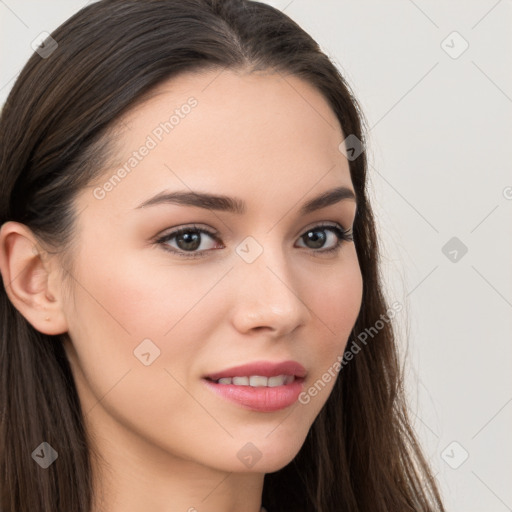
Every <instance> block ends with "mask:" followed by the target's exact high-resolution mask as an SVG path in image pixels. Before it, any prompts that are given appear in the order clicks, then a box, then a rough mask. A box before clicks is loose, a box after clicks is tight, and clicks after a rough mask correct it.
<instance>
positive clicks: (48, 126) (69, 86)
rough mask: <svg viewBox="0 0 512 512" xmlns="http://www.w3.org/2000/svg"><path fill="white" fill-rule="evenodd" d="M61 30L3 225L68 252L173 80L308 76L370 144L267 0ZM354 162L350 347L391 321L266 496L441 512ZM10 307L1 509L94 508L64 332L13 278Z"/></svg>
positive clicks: (13, 152) (14, 140) (345, 372)
mask: <svg viewBox="0 0 512 512" xmlns="http://www.w3.org/2000/svg"><path fill="white" fill-rule="evenodd" d="M51 35H52V37H53V39H54V40H55V41H57V43H58V47H57V48H55V49H54V51H53V53H51V55H49V56H46V57H47V58H42V57H41V56H40V55H38V54H37V53H34V55H32V57H31V58H30V59H29V61H28V62H27V64H26V65H25V67H24V68H23V70H22V72H21V74H20V76H19V77H18V79H17V81H16V83H15V84H14V87H13V89H12V91H11V92H10V95H9V97H8V99H7V101H6V103H5V106H4V108H3V112H2V113H1V118H0V173H1V183H2V185H1V192H0V193H1V198H0V225H1V224H3V223H4V222H6V221H9V220H13V221H18V222H22V223H24V224H25V225H26V226H28V227H29V228H30V229H31V230H32V232H33V233H34V234H35V236H36V237H37V238H38V239H39V240H41V243H45V244H47V246H48V247H50V246H51V247H56V248H58V249H59V251H60V252H61V253H62V254H63V255H66V254H69V250H70V248H71V247H72V244H73V241H74V236H75V235H74V231H73V228H74V225H75V220H76V215H77V212H76V211H75V210H74V209H73V200H74V198H75V197H76V195H77V194H78V193H79V192H80V191H81V190H82V189H83V187H85V186H87V185H88V184H89V183H90V182H91V181H92V180H93V179H95V178H96V177H97V176H98V175H99V174H100V173H101V171H102V168H104V166H105V163H106V162H107V161H108V160H107V158H108V156H109V151H110V149H111V147H112V144H111V142H112V141H113V139H112V133H113V132H112V131H111V129H112V127H114V126H115V123H116V120H118V119H119V118H120V116H121V115H122V114H124V113H126V112H127V111H128V110H129V109H131V108H133V106H134V105H135V104H137V103H139V102H141V101H143V99H144V98H145V97H146V96H147V94H150V93H151V90H152V89H153V88H154V87H155V86H156V85H158V84H160V83H161V82H163V81H165V80H168V79H169V78H171V77H173V76H176V75H178V74H179V73H182V72H186V71H196V70H203V69H218V70H219V71H220V70H222V69H224V68H230V69H247V70H249V71H250V70H257V69H258V70H273V71H276V72H279V73H284V74H292V75H295V76H297V77H300V78H302V79H304V80H305V81H307V82H309V83H310V84H312V85H313V86H315V87H316V88H317V89H318V90H319V91H320V92H321V93H322V94H323V96H324V97H325V99H326V100H327V101H328V103H329V105H330V106H331V108H332V109H333V111H334V112H335V114H336V116H337V118H338V119H339V122H340V124H341V127H342V129H343V132H344V134H345V135H346V136H348V135H349V134H351V135H354V136H355V137H357V139H359V140H360V141H361V142H362V144H363V146H362V147H363V149H364V144H365V136H364V133H363V125H364V124H365V122H364V117H363V115H362V113H361V109H360V107H359V106H358V103H357V101H356V99H355V98H354V95H353V93H352V92H351V90H350V88H349V86H348V85H347V83H346V82H345V80H344V78H343V77H342V76H341V74H340V72H339V71H338V70H337V69H336V67H335V66H334V65H333V63H332V62H331V61H330V60H329V58H328V57H327V56H326V55H325V54H324V53H323V52H322V51H321V50H320V48H319V46H318V45H317V43H316V42H315V41H314V40H313V39H312V38H311V37H310V36H309V35H308V34H307V33H305V32H304V31H303V30H302V29H301V28H300V27H299V26H298V25H297V24H296V23H295V22H294V21H292V20H291V19H290V18H288V17H287V16H286V15H285V14H283V13H282V12H280V11H279V10H277V9H274V8H272V7H270V6H268V5H266V4H262V3H258V2H252V1H246V0H224V1H222V0H145V1H142V0H102V1H99V2H97V3H93V4H91V5H89V6H87V7H85V8H83V9H82V10H81V11H79V12H78V13H77V14H75V15H74V16H73V17H71V18H70V19H69V20H67V21H66V22H65V23H64V24H62V25H61V26H60V27H59V28H57V29H56V30H55V31H54V32H53V33H52V34H51ZM349 165H350V173H351V178H352V183H353V185H354V188H355V191H356V195H357V204H358V210H357V215H356V218H355V222H354V228H353V236H354V243H355V246H356V250H357V255H358V259H359V263H360V268H361V272H362V277H363V283H364V284H363V300H362V307H361V310H360V313H359V316H358V318H357V321H356V323H355V325H354V329H353V331H352V333H351V337H350V339H349V342H348V344H347V349H346V351H348V350H349V349H350V348H351V347H352V346H353V345H352V343H353V342H355V341H357V338H358V336H359V335H360V333H362V332H364V331H365V329H367V328H369V327H371V326H375V325H376V324H377V323H378V322H379V321H380V323H381V324H382V326H381V327H380V328H379V329H378V330H376V331H377V332H376V333H373V335H372V337H371V339H368V342H367V344H366V346H365V347H364V348H363V349H362V350H361V351H360V353H358V354H357V356H356V357H353V360H351V361H349V362H348V364H343V368H342V370H341V374H340V375H339V378H338V379H337V380H336V383H335V386H334V389H333V390H332V393H331V395H330V397H329V399H328V400H327V403H326V404H325V406H324V407H323V409H322V410H321V412H320V414H319V415H318V417H317V418H316V419H315V421H314V423H313V425H312V427H311V429H310V431H309V433H308V436H307V438H306V440H305V442H304V445H303V446H302V448H301V450H300V451H299V453H298V455H297V456H296V457H295V458H294V459H293V461H292V462H290V463H289V464H288V465H287V466H285V467H284V468H282V469H281V470H279V471H277V472H275V473H270V474H267V475H266V476H265V481H264V489H263V504H264V505H265V506H266V507H267V508H268V509H269V511H271V512H285V511H293V512H306V511H308V512H313V511H314V512H339V511H347V512H348V511H351V512H356V511H372V512H380V511H382V512H384V511H386V512H402V511H404V512H405V511H415V512H418V511H421V512H427V511H429V512H430V511H435V510H436V511H437V510H439V511H444V508H443V505H442V502H441V498H440V495H439V491H438V488H437V486H436V482H435V480H434V478H433V476H432V473H431V470H430V468H429V466H428V464H427V462H426V460H425V458H424V457H423V455H422V452H421V449H420V448H419V446H418V442H417V440H416V438H415V434H414V432H413V429H412V427H411V424H410V422H409V419H408V415H407V409H406V403H405V395H404V391H403V381H402V371H401V369H400V365H399V358H398V352H397V349H396V345H395V335H394V331H393V326H392V322H382V320H381V318H382V316H381V315H383V314H386V312H387V311H388V309H389V308H388V305H387V303H386V299H385V298H384V295H383V287H382V284H381V280H380V276H379V266H378V265H379V246H378V239H377V235H376V231H375V223H374V218H373V214H372V209H371V206H370V204H369V201H368V197H367V189H366V177H367V176H366V174H367V159H366V154H365V152H364V151H363V153H361V154H360V156H358V157H357V158H355V159H350V162H349ZM0 315H1V320H0V322H1V327H0V329H1V331H0V333H1V334H0V368H1V370H0V411H1V423H0V508H1V510H2V511H3V512H29V511H30V512H33V511H35V510H37V511H43V512H58V511H61V512H70V511H73V512H90V510H91V506H92V505H91V504H92V502H93V500H92V493H93V488H92V477H91V467H92V466H91V460H92V459H91V458H92V456H94V454H93V453H92V452H91V447H90V443H89V439H88V434H87V432H86V431H85V428H84V421H83V411H82V410H81V407H80V402H79V399H78V394H77V391H76V388H75V385H74V380H73V375H72V372H71V369H70V366H69V363H68V360H67V358H66V354H65V352H64V349H63V346H62V341H63V337H62V336H49V335H45V334H42V333H40V332H38V331H37V330H36V329H34V328H33V327H32V326H31V325H30V324H29V323H28V322H27V321H26V320H25V318H24V317H23V316H22V315H21V314H20V313H19V312H18V311H17V309H15V308H14V306H13V305H12V303H11V302H10V300H9V299H8V297H7V294H6V291H5V287H4V285H2V287H1V291H0ZM63 336H65V335H63ZM345 362H346V361H345ZM42 441H46V442H48V443H49V444H50V445H51V446H52V447H54V448H55V449H56V450H57V452H58V463H55V464H52V465H51V466H50V467H49V468H47V469H46V470H41V468H40V467H39V466H38V465H37V464H35V463H34V461H33V460H32V458H31V453H32V452H33V450H34V449H35V448H36V447H37V446H39V445H40V443H41V442H42Z"/></svg>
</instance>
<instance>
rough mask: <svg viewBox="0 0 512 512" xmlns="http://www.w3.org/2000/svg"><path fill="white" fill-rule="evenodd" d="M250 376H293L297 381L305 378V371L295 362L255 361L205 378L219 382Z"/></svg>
mask: <svg viewBox="0 0 512 512" xmlns="http://www.w3.org/2000/svg"><path fill="white" fill-rule="evenodd" d="M251 375H261V376H262V377H275V376H277V375H294V376H295V377H296V378H298V379H303V378H304V377H305V376H306V369H305V368H304V366H302V365H301V364H300V363H298V362H297V361H282V362H280V363H273V362H271V361H255V362H253V363H248V364H243V365H240V366H233V367H231V368H227V369H225V370H221V371H219V372H215V373H211V374H208V375H206V376H205V378H207V379H210V380H219V379H222V378H223V377H249V376H251ZM278 387H280V386H278Z"/></svg>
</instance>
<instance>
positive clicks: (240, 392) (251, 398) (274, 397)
mask: <svg viewBox="0 0 512 512" xmlns="http://www.w3.org/2000/svg"><path fill="white" fill-rule="evenodd" d="M251 375H261V376H262V377H274V376H277V375H294V376H295V380H294V381H293V382H291V383H290V384H284V385H283V386H275V387H252V386H240V385H235V384H218V383H217V382H214V381H216V380H219V379H221V378H223V377H249V376H251ZM305 376H306V369H305V368H304V366H302V365H301V364H299V363H297V362H296V361H284V362H282V363H271V362H267V361H257V362H254V363H250V364H245V365H242V366H235V367H233V368H228V369H226V370H222V371H220V372H216V373H212V374H210V375H208V376H207V377H205V378H204V379H203V382H204V383H205V384H206V385H207V386H208V388H209V389H211V390H212V391H213V392H214V393H216V394H219V395H220V396H222V397H224V398H226V399H227V400H230V401H232V402H235V403H236V404H238V405H240V406H241V407H244V408H246V409H250V410H253V411H258V412H273V411H278V410H280V409H284V408H285V407H289V406H290V405H292V404H294V403H295V402H296V401H297V399H298V398H299V395H300V393H301V392H302V387H303V381H304V377H305Z"/></svg>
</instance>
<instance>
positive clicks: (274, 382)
mask: <svg viewBox="0 0 512 512" xmlns="http://www.w3.org/2000/svg"><path fill="white" fill-rule="evenodd" d="M284 379H285V377H284V375H276V376H275V377H269V379H268V385H269V387H271V388H274V387H276V386H282V385H283V384H284Z"/></svg>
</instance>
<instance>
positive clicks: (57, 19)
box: [0, 0, 512, 512]
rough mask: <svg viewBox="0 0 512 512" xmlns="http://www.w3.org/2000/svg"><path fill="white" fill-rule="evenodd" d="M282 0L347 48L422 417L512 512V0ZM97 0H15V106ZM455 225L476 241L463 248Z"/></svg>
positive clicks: (446, 483)
mask: <svg viewBox="0 0 512 512" xmlns="http://www.w3.org/2000/svg"><path fill="white" fill-rule="evenodd" d="M268 3H271V4H272V5H274V6H276V7H278V8H280V9H281V10H284V12H286V14H288V15H289V16H291V17H292V18H293V19H294V20H296V21H297V22H298V23H299V24H300V25H301V26H302V27H303V28H304V29H305V30H306V31H308V32H309V33H310V34H311V35H313V37H315V38H316V40H317V41H318V42H319V43H320V45H321V47H322V49H323V50H324V51H326V52H327V53H328V54H329V55H330V56H331V58H333V59H334V60H335V62H336V63H337V65H338V67H339V68H340V69H341V70H342V72H343V73H344V75H345V77H346V78H347V80H348V82H349V84H350V85H351V87H352V88H353V90H354V91H355V93H356V96H357V97H358V99H359V101H360V103H361V105H362V107H363V110H364V112H365V115H366V117H367V119H368V124H369V127H370V132H369V147H368V148H367V149H368V150H369V156H370V164H371V166H370V182H371V191H372V200H373V205H374V208H375V211H376V216H377V220H378V225H379V226H378V227H379V230H380V237H381V242H382V248H383V256H384V257H383V273H384V277H385V280H386V282H387V284H388V296H389V299H390V303H391V302H393V301H394V300H398V301H400V302H401V303H402V304H403V305H404V306H405V308H404V310H403V311H402V312H401V313H399V314H398V316H397V317H396V321H397V325H398V328H399V334H400V336H401V344H402V346H403V347H405V346H406V345H408V347H409V351H408V354H407V359H406V368H407V374H406V375H407V385H408V392H409V395H410V401H411V409H412V417H413V418H414V420H415V426H416V429H417V431H418V433H419V436H420V440H421V441H422V443H423V446H424V448H425V452H426V455H427V456H428V458H429V459H430V461H431V463H432V466H433V468H434V471H435V473H436V474H437V478H438V479H439V481H440V484H441V489H442V492H443V495H444V498H445V501H446V504H447V508H448V510H449V511H453V512H505V511H507V510H509V511H512V486H511V485H510V484H511V476H512V440H511V433H512V428H511V427H512V385H511V375H512V344H511V333H512V314H511V313H512V264H511V262H512V237H511V231H512V229H511V228H512V223H511V220H512V215H511V214H512V172H511V162H512V143H511V140H512V117H511V114H512V76H511V68H512V60H511V59H510V55H511V50H512V45H511V40H512V31H511V30H510V27H512V24H511V21H512V2H511V0H501V1H496V0H485V1H483V0H482V1H471V2H468V1H464V2H463V1H451V2H441V1H439V0H437V1H435V2H427V1H426V0H415V1H413V0H392V1H386V2H380V1H378V0H364V1H361V0H357V1H356V0H350V1H345V2H341V1H334V0H331V1H326V0H322V1H318V0H317V1H313V0H292V1H290V0H283V1H279V0H276V1H269V2H268ZM85 4H86V2H84V1H77V0H60V1H57V0H53V1H45V2H40V1H35V0H34V1H28V0H21V1H20V0H0V34H1V35H0V41H1V45H0V63H1V64H0V70H1V75H0V104H2V103H3V102H4V101H5V98H6V96H7V94H8V92H9V90H10V88H11V87H12V84H13V82H14V79H15V77H16V76H17V74H18V73H19V71H20V69H21V68H22V66H23V65H24V63H25V62H26V60H27V59H28V57H29V56H30V54H31V53H32V49H31V47H30V44H31V42H32V40H34V38H36V36H38V35H39V34H40V33H41V32H43V31H47V32H51V31H52V30H54V29H55V28H56V27H57V26H58V25H59V24H60V23H62V22H63V21H64V20H65V19H66V18H68V17H69V16H70V15H71V14H73V13H74V12H76V11H77V10H78V9H80V8H81V7H82V6H84V5H85ZM454 31H456V32H458V33H459V34H460V36H457V35H451V36H450V34H452V32H454ZM448 36H450V37H448ZM447 37H448V39H446V38H447ZM461 38H463V39H464V40H465V41H467V43H468V44H469V47H468V48H467V50H466V51H465V52H464V53H462V54H461V55H460V56H457V58H453V57H454V56H456V55H457V53H458V52H459V51H460V50H461V49H462V48H463V45H464V44H465V43H464V41H463V40H462V39H461ZM443 41H445V42H444V43H443ZM447 52H448V53H447ZM450 52H451V54H452V56H450V55H449V53H450ZM452 237H457V239H459V241H460V242H462V243H463V244H464V245H465V246H467V249H468V252H467V253H466V254H464V255H462V253H461V252H460V251H459V252H458V253H457V259H456V261H452V259H453V258H454V256H455V253H453V252H452V254H451V255H450V254H448V256H449V257H447V256H445V254H444V253H443V251H442V248H443V247H444V246H445V244H446V243H447V242H448V241H449V240H450V239H451V238H452ZM457 243H459V242H457ZM448 250H452V248H449V249H448ZM448 250H446V251H445V252H448ZM404 353H405V351H404ZM453 442H455V443H456V444H451V443H453ZM466 452H467V454H468V458H467V460H465V461H464V462H463V463H462V464H460V463H461V461H462V460H463V457H464V456H465V453H466ZM459 464H460V466H458V465H459ZM456 466H458V467H457V468H456V469H454V467H456Z"/></svg>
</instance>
